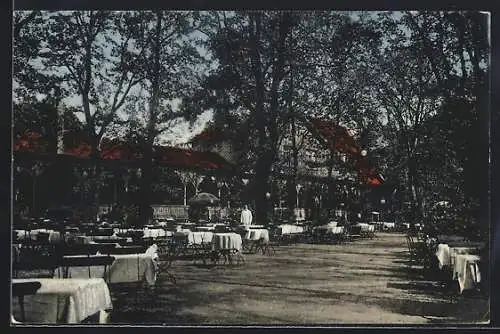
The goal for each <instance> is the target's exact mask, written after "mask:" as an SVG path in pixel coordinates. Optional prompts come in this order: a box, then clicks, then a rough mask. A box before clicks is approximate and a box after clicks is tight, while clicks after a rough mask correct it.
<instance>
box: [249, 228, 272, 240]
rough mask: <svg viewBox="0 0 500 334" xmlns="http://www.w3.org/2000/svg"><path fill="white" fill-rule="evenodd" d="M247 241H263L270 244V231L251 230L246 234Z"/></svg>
mask: <svg viewBox="0 0 500 334" xmlns="http://www.w3.org/2000/svg"><path fill="white" fill-rule="evenodd" d="M245 239H246V240H254V241H256V240H260V239H263V240H264V241H265V242H269V231H268V230H266V229H261V228H259V229H253V228H252V229H249V230H248V231H247V233H246V234H245Z"/></svg>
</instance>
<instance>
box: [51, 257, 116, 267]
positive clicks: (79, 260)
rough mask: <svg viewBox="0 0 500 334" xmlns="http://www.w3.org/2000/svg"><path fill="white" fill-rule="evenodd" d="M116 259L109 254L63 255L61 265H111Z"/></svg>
mask: <svg viewBox="0 0 500 334" xmlns="http://www.w3.org/2000/svg"><path fill="white" fill-rule="evenodd" d="M114 260H115V258H114V257H112V256H109V255H94V256H77V257H63V258H62V259H61V260H60V266H61V267H63V268H68V267H93V266H110V265H111V264H112V263H113V261H114Z"/></svg>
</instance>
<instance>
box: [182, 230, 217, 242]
mask: <svg viewBox="0 0 500 334" xmlns="http://www.w3.org/2000/svg"><path fill="white" fill-rule="evenodd" d="M213 235H214V233H213V232H201V231H200V232H189V233H188V234H187V237H188V243H189V244H195V245H200V244H203V243H211V242H212V239H213Z"/></svg>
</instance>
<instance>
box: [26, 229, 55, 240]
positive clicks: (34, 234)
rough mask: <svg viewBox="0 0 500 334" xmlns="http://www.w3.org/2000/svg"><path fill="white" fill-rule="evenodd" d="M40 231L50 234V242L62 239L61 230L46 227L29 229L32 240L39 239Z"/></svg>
mask: <svg viewBox="0 0 500 334" xmlns="http://www.w3.org/2000/svg"><path fill="white" fill-rule="evenodd" d="M40 233H47V234H48V235H49V242H50V243H58V242H60V241H61V232H59V231H54V230H49V229H45V228H39V229H35V230H31V231H28V235H29V236H31V240H38V235H39V234H40Z"/></svg>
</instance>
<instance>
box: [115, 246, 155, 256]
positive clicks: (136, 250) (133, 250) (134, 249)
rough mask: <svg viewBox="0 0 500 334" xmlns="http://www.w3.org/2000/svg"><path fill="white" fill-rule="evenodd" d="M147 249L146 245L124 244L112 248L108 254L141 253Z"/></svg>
mask: <svg viewBox="0 0 500 334" xmlns="http://www.w3.org/2000/svg"><path fill="white" fill-rule="evenodd" d="M146 250H147V247H146V246H125V247H119V248H114V249H113V250H111V252H110V253H109V254H113V255H119V254H142V253H145V252H146Z"/></svg>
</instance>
